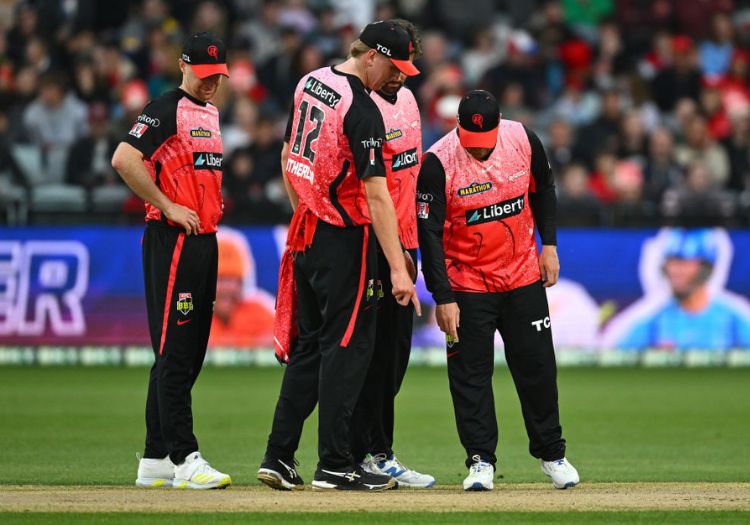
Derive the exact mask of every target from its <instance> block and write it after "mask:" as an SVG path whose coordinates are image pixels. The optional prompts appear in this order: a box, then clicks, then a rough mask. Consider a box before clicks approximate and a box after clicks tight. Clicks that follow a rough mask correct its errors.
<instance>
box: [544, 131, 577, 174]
mask: <svg viewBox="0 0 750 525" xmlns="http://www.w3.org/2000/svg"><path fill="white" fill-rule="evenodd" d="M545 149H546V150H547V158H548V159H549V164H550V166H551V167H552V173H561V172H562V169H563V168H564V167H565V166H567V165H568V164H570V163H571V162H573V128H572V127H571V126H570V124H568V122H567V121H566V120H564V119H555V120H553V121H552V123H550V125H549V129H548V138H547V143H546V144H545Z"/></svg>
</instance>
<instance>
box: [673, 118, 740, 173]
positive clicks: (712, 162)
mask: <svg viewBox="0 0 750 525" xmlns="http://www.w3.org/2000/svg"><path fill="white" fill-rule="evenodd" d="M675 158H676V159H677V162H678V163H680V164H681V165H682V166H683V167H687V166H688V165H689V164H691V163H692V162H693V161H695V160H700V161H702V162H703V163H704V164H705V166H706V169H707V170H708V173H709V175H710V177H711V182H712V183H713V184H714V185H716V186H717V187H722V186H724V185H725V184H726V183H727V181H728V180H729V158H728V157H727V153H726V151H724V148H722V147H721V145H719V144H718V143H717V142H716V141H715V140H714V139H713V138H712V137H711V135H710V134H709V132H708V125H707V122H706V118H705V117H703V116H702V115H694V116H693V117H692V118H691V119H690V120H689V121H688V122H687V125H686V127H685V144H681V145H679V146H677V148H676V150H675Z"/></svg>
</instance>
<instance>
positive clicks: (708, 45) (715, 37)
mask: <svg viewBox="0 0 750 525" xmlns="http://www.w3.org/2000/svg"><path fill="white" fill-rule="evenodd" d="M698 53H699V59H700V68H701V72H702V73H703V76H704V77H706V78H708V79H718V78H720V77H722V76H723V75H724V74H726V73H727V71H729V65H730V63H731V61H732V54H733V53H734V28H733V27H732V20H731V18H729V15H728V14H726V13H716V14H715V15H714V16H713V17H712V18H711V35H710V37H709V38H708V39H706V40H703V41H702V42H701V43H700V47H699V51H698Z"/></svg>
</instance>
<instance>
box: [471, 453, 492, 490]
mask: <svg viewBox="0 0 750 525" xmlns="http://www.w3.org/2000/svg"><path fill="white" fill-rule="evenodd" d="M471 459H472V461H474V464H473V465H472V466H470V467H469V475H468V476H466V479H465V480H464V490H472V491H474V490H477V491H479V490H492V489H493V488H495V485H494V483H493V479H494V477H495V467H493V466H492V465H491V464H490V463H487V462H486V461H482V458H480V457H479V456H478V455H476V456H472V457H471Z"/></svg>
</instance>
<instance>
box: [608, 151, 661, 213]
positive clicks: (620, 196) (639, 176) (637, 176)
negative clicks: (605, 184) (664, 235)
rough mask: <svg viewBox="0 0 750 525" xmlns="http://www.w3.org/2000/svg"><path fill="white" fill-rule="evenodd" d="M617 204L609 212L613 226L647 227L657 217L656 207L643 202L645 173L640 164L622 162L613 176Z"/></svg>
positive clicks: (616, 165)
mask: <svg viewBox="0 0 750 525" xmlns="http://www.w3.org/2000/svg"><path fill="white" fill-rule="evenodd" d="M612 188H613V189H614V191H615V202H614V204H613V205H612V206H611V207H609V209H608V210H607V211H608V212H609V215H610V221H611V224H612V225H613V226H620V227H622V226H627V227H638V226H646V225H648V224H649V222H650V221H651V220H652V218H653V216H655V215H656V207H655V206H653V205H651V204H650V203H648V202H643V199H642V196H643V171H642V169H641V165H640V163H638V162H636V161H633V160H620V161H618V162H617V163H616V164H615V168H614V172H613V174H612Z"/></svg>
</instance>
